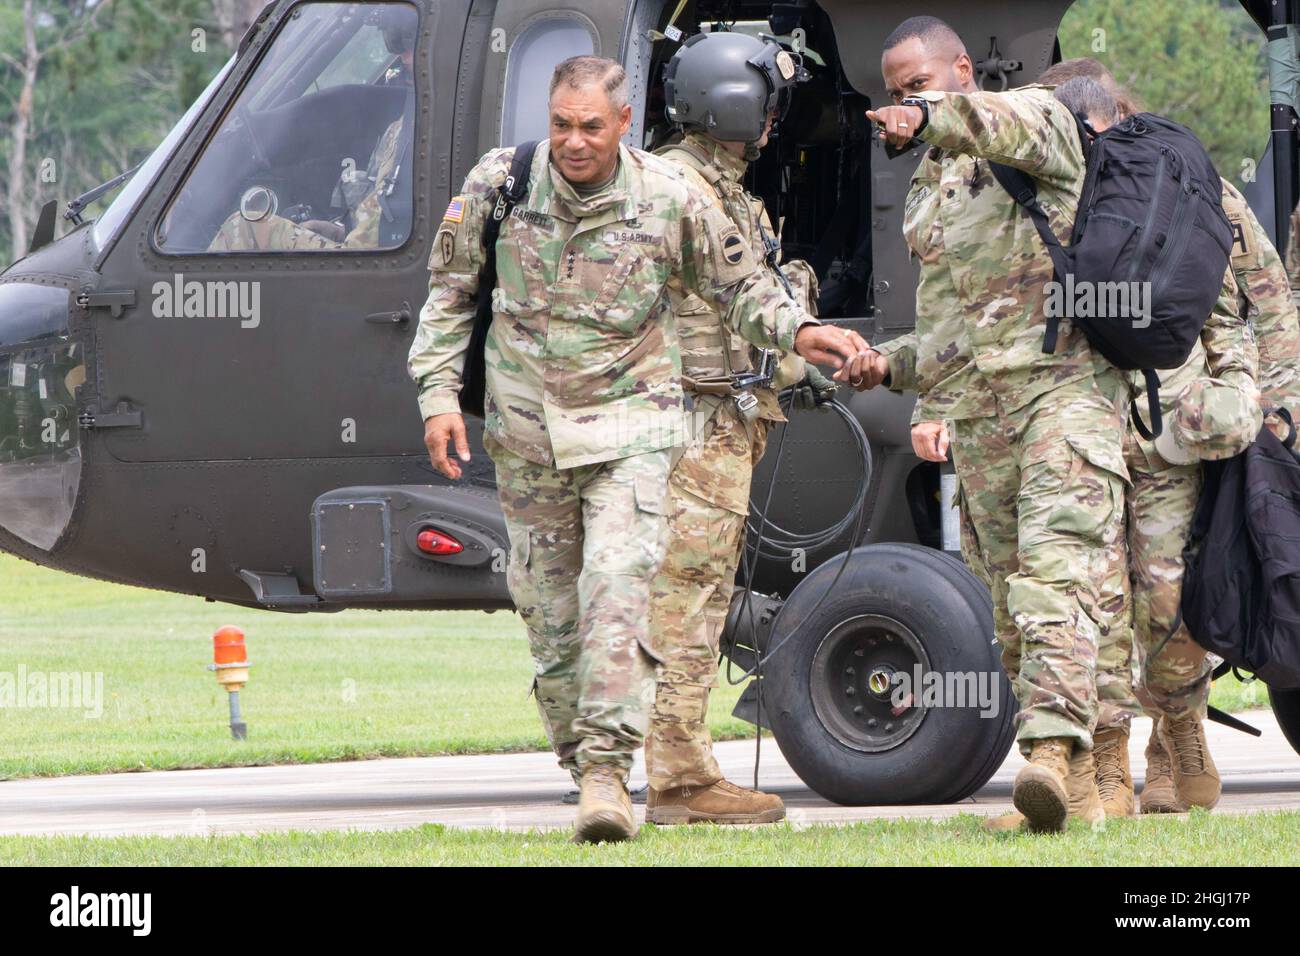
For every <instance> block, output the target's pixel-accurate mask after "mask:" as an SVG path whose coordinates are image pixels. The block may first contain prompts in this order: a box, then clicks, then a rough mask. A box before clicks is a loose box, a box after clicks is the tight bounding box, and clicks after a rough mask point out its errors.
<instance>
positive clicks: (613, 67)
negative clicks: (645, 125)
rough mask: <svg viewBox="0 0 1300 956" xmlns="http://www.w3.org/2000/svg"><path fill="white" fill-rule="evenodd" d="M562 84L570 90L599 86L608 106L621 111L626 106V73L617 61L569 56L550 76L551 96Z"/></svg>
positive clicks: (604, 58)
mask: <svg viewBox="0 0 1300 956" xmlns="http://www.w3.org/2000/svg"><path fill="white" fill-rule="evenodd" d="M561 83H563V84H564V85H565V86H567V87H569V89H571V90H580V89H582V88H583V87H585V86H590V85H592V84H593V83H596V84H599V85H600V88H601V89H602V90H604V91H605V95H606V96H607V97H609V102H610V105H611V106H613V107H614V109H615V110H621V109H622V108H623V107H624V106H626V105H627V72H626V71H625V70H624V69H623V67H621V66H620V65H619V64H618V62H617V61H615V60H611V59H609V58H608V57H604V56H571V57H569V58H568V59H567V60H565V61H563V62H562V63H560V65H559V66H557V67H556V68H555V72H554V73H552V74H551V95H552V96H554V95H555V91H556V89H557V88H559V86H560V84H561Z"/></svg>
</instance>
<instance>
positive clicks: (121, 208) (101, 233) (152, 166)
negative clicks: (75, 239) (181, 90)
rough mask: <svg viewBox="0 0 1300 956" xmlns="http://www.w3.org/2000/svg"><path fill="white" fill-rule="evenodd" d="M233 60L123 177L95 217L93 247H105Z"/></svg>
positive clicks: (227, 72) (214, 89) (218, 84)
mask: <svg viewBox="0 0 1300 956" xmlns="http://www.w3.org/2000/svg"><path fill="white" fill-rule="evenodd" d="M234 62H235V58H234V57H233V56H232V57H231V58H230V59H229V60H227V61H226V65H225V66H223V67H222V68H221V69H220V70H218V71H217V75H216V76H214V77H213V78H212V82H211V83H209V84H208V85H207V87H206V88H205V89H204V90H203V92H202V93H200V94H199V96H198V99H196V100H195V101H194V102H193V103H192V104H191V105H190V108H189V109H188V110H186V111H185V115H184V116H182V117H181V118H180V121H179V122H178V123H177V124H176V125H175V126H173V127H172V129H171V132H170V133H168V134H167V137H166V139H164V140H163V141H162V143H160V144H159V146H158V148H157V149H155V150H154V151H153V152H152V153H150V154H149V158H148V159H146V160H145V161H144V163H143V164H142V165H141V166H140V168H139V169H137V170H136V173H135V175H134V176H132V177H131V178H130V179H129V180H127V181H126V188H125V189H123V190H122V191H121V192H120V193H118V194H117V198H116V199H114V200H113V202H112V204H111V205H110V206H109V207H108V208H107V209H105V210H104V214H103V215H102V216H100V217H99V219H97V220H96V221H95V227H94V230H93V233H94V237H95V248H96V249H105V248H107V247H108V244H109V243H110V242H111V241H112V239H113V236H114V235H115V234H116V233H117V229H118V227H119V226H120V225H122V223H123V221H124V220H125V219H126V218H127V216H129V215H130V213H131V210H132V209H134V208H135V204H136V202H137V201H138V200H139V199H140V197H141V196H142V195H143V194H144V191H145V189H146V188H148V186H149V184H150V183H152V182H153V181H154V177H156V176H157V175H158V171H159V170H160V169H162V167H163V164H164V163H166V162H167V159H168V157H170V156H171V154H172V152H173V151H175V149H176V146H177V144H179V143H180V141H181V140H182V139H183V138H184V136H185V134H186V133H187V132H188V131H189V128H190V127H191V126H193V125H194V121H195V120H196V119H198V116H199V114H200V113H202V112H203V108H204V107H205V106H207V105H208V101H209V100H211V99H212V97H213V95H214V94H215V93H216V92H217V90H219V89H220V88H221V84H222V83H223V82H225V79H226V76H227V75H228V74H229V73H230V68H231V66H233V65H234Z"/></svg>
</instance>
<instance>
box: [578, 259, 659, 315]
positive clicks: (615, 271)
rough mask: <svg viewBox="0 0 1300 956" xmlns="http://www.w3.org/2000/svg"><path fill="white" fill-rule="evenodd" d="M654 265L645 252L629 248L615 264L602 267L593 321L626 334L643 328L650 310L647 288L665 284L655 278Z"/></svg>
mask: <svg viewBox="0 0 1300 956" xmlns="http://www.w3.org/2000/svg"><path fill="white" fill-rule="evenodd" d="M652 265H653V264H652V263H651V262H650V260H649V258H648V256H647V255H646V254H645V252H643V251H641V250H639V249H636V248H634V247H625V248H624V249H623V251H622V252H620V253H619V254H618V258H617V259H615V260H614V264H613V265H612V266H611V267H608V268H606V267H600V271H599V272H596V275H599V274H600V272H603V273H604V278H603V280H602V281H601V283H600V289H599V291H598V292H597V293H596V297H595V298H594V299H592V301H591V305H590V316H591V320H592V321H594V322H597V323H599V324H601V325H606V326H609V327H610V328H613V329H615V330H616V331H618V332H621V333H623V334H624V335H631V334H632V333H633V332H635V331H636V330H637V329H638V328H640V326H641V323H642V322H643V321H644V320H645V317H646V315H647V313H648V312H649V309H647V308H646V305H647V297H646V292H647V290H648V289H651V288H655V289H657V288H659V287H660V286H661V285H662V283H661V282H654V281H653V280H652V278H651V273H652V272H653V268H652ZM593 271H595V270H593ZM593 278H594V276H593ZM624 290H627V292H626V293H624Z"/></svg>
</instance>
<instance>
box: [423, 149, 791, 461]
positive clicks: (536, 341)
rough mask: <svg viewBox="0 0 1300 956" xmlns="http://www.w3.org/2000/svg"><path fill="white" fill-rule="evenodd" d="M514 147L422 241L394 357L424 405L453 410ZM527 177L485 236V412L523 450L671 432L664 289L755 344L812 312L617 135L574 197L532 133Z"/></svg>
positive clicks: (658, 439) (585, 457)
mask: <svg viewBox="0 0 1300 956" xmlns="http://www.w3.org/2000/svg"><path fill="white" fill-rule="evenodd" d="M513 155H514V150H513V149H498V150H493V151H492V152H490V153H488V154H487V155H486V156H485V157H484V158H483V159H482V160H480V162H479V164H478V165H477V166H475V167H474V169H473V170H472V171H471V172H470V174H469V176H468V178H467V179H466V180H465V185H464V188H463V189H462V191H461V194H460V195H459V196H456V197H454V198H453V199H452V202H451V204H450V206H449V207H448V210H447V214H446V216H445V217H444V219H443V221H442V225H441V226H440V227H439V229H438V233H437V236H436V237H435V240H434V244H433V253H432V255H431V257H430V261H429V268H430V272H431V276H430V283H429V298H428V301H427V302H426V303H425V305H424V309H423V310H422V311H421V314H420V325H419V329H418V330H417V332H416V335H415V340H414V342H413V343H412V345H411V351H410V357H409V371H410V374H411V377H412V378H413V379H414V380H415V381H416V383H417V384H418V386H419V389H420V412H421V414H422V415H423V417H424V418H426V419H427V418H429V417H430V416H432V415H438V414H443V413H447V412H457V411H459V410H460V404H459V399H458V392H459V390H460V384H461V371H462V369H463V367H464V361H465V351H466V348H467V346H468V344H469V337H470V331H471V329H472V327H473V321H474V306H475V297H476V294H477V291H478V271H479V268H480V266H481V265H482V263H483V258H484V252H483V248H482V230H483V223H484V219H485V217H486V216H487V215H488V212H489V209H490V207H491V205H492V202H493V200H494V195H495V190H496V189H497V187H498V186H499V185H500V184H501V183H502V182H503V181H504V179H505V176H506V173H507V171H508V170H509V166H510V160H511V158H512V156H513ZM531 183H532V185H531V187H530V189H529V194H528V196H527V198H526V200H525V201H524V202H522V203H520V204H519V205H518V206H517V207H516V208H515V209H514V211H513V213H512V214H511V216H510V217H509V219H508V221H507V222H505V223H503V225H502V228H501V237H500V239H499V240H498V242H497V288H496V290H495V292H494V293H493V297H492V303H493V313H494V318H493V323H492V327H491V330H490V332H489V335H488V341H487V350H486V358H487V402H486V411H487V414H486V419H485V427H486V429H487V431H488V432H489V433H490V434H491V435H492V436H493V437H494V438H496V439H497V440H498V441H499V442H501V444H502V445H504V446H505V447H507V448H509V449H510V450H511V451H514V452H515V453H516V454H519V455H521V456H522V457H524V458H527V459H528V460H530V461H534V462H537V463H539V464H547V465H549V464H554V465H555V467H558V468H574V467H577V466H579V465H585V464H593V463H596V462H602V461H609V460H612V459H616V458H625V457H627V456H629V455H635V454H640V453H644V452H650V451H656V450H659V449H662V448H669V447H672V446H675V445H680V444H682V442H683V441H684V440H685V437H686V428H685V425H686V418H685V409H684V397H683V392H682V386H681V356H680V352H679V345H678V338H677V328H676V324H675V321H674V318H673V312H672V308H671V295H670V290H671V289H673V288H679V289H680V290H681V291H680V294H681V295H682V296H684V295H685V294H686V292H693V293H695V294H696V295H698V296H699V297H700V298H701V299H703V300H704V301H706V302H710V303H712V304H713V305H714V306H715V307H716V308H717V309H718V311H719V312H720V313H721V314H722V315H723V316H725V318H726V321H727V323H728V325H730V326H731V327H733V328H735V329H737V330H738V331H739V332H740V334H742V335H743V336H744V337H745V338H746V339H747V340H749V341H750V342H752V343H754V344H755V345H759V346H766V347H769V348H780V349H784V350H790V349H793V347H794V337H795V333H796V332H797V331H798V328H799V327H800V326H801V325H803V324H806V323H808V322H815V321H816V320H815V319H812V318H811V317H810V316H808V315H806V314H805V313H804V312H803V311H802V310H800V309H799V308H797V307H796V306H795V304H794V303H793V302H792V301H791V300H790V297H789V296H788V295H787V294H786V292H785V290H784V289H783V288H782V287H781V286H780V285H779V284H778V283H777V281H776V280H775V279H774V278H773V277H772V275H771V274H770V273H769V272H768V271H767V270H766V269H763V268H761V267H760V265H759V263H758V262H757V261H756V260H755V258H754V254H753V250H752V249H751V248H750V246H749V244H748V243H746V242H745V240H744V239H743V237H741V235H740V233H739V230H738V229H737V228H736V226H735V224H733V223H732V222H731V221H730V220H729V219H727V217H726V215H725V214H724V213H723V212H722V211H721V210H720V209H719V208H718V205H717V203H716V202H715V201H714V198H713V197H712V196H711V195H709V194H707V193H705V192H704V191H702V190H701V189H700V188H699V187H698V186H697V185H696V184H695V183H693V182H691V181H688V180H687V179H686V177H685V174H684V172H683V170H682V169H681V168H680V167H678V166H677V165H676V164H674V163H671V162H669V161H667V160H664V159H660V158H659V157H656V156H653V155H651V154H649V153H645V152H642V151H641V150H636V149H630V148H628V147H626V146H620V147H619V166H618V171H617V173H616V174H615V178H614V180H613V181H612V182H611V183H610V185H609V186H607V187H606V188H604V189H603V190H600V191H599V192H597V193H596V194H595V195H591V196H586V197H580V196H579V195H578V193H577V192H576V191H575V190H574V189H573V187H572V186H571V185H570V184H569V183H568V182H567V181H566V180H565V179H564V177H563V176H561V175H560V173H559V172H558V170H556V169H555V168H554V167H552V166H551V164H550V151H549V145H548V144H547V143H546V142H543V143H540V144H539V145H538V147H537V154H536V156H535V157H534V160H533V166H532V171H531Z"/></svg>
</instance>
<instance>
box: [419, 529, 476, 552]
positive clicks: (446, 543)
mask: <svg viewBox="0 0 1300 956" xmlns="http://www.w3.org/2000/svg"><path fill="white" fill-rule="evenodd" d="M415 544H416V547H418V548H419V549H420V550H421V551H423V552H424V553H425V554H437V555H447V554H460V553H461V552H462V551H464V550H465V546H464V545H463V544H461V543H460V542H459V541H457V540H456V539H455V538H453V537H452V536H451V535H449V534H447V533H446V532H443V531H437V530H435V529H433V528H425V529H424V530H423V531H421V532H420V533H419V534H418V535H416V538H415Z"/></svg>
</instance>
